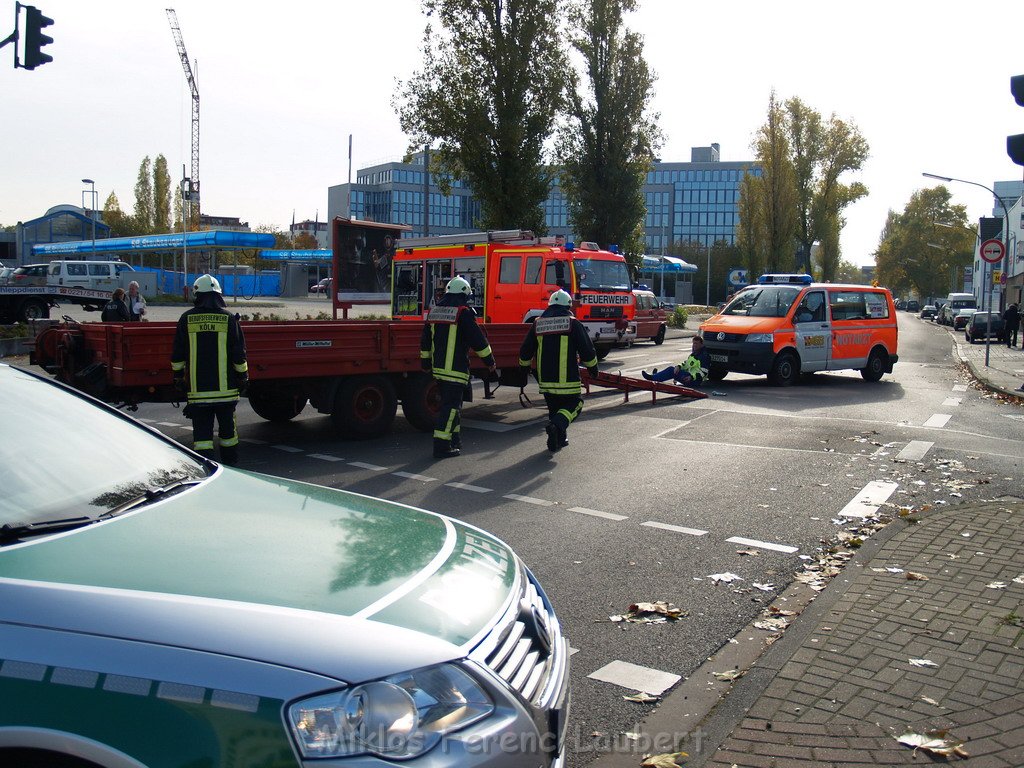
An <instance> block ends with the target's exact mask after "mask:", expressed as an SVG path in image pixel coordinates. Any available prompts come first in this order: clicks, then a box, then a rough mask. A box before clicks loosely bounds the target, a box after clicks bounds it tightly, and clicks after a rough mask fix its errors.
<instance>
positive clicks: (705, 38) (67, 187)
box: [0, 0, 1024, 264]
mask: <svg viewBox="0 0 1024 768" xmlns="http://www.w3.org/2000/svg"><path fill="white" fill-rule="evenodd" d="M35 3H36V6H37V7H39V8H40V10H42V12H43V13H44V14H45V15H46V16H49V17H50V18H52V19H54V22H55V23H54V24H53V26H51V27H49V28H47V32H48V33H49V34H50V36H51V37H52V38H53V39H54V42H53V44H51V45H49V46H48V47H47V48H46V49H45V50H46V51H47V52H48V53H49V54H50V55H52V56H53V59H54V60H53V62H52V63H49V64H46V65H44V66H42V67H39V68H37V69H35V70H31V71H30V70H24V69H17V70H15V69H14V68H13V66H12V64H13V57H14V54H13V52H12V47H11V46H7V47H6V48H4V49H2V50H0V62H3V67H2V68H0V94H2V95H0V100H2V103H3V109H2V114H3V118H2V119H0V146H2V147H3V148H4V153H3V155H4V156H3V159H2V162H0V224H4V225H8V224H13V223H15V222H17V221H24V220H28V219H32V218H36V217H38V216H41V215H42V214H43V213H45V211H46V210H47V209H48V208H50V207H51V206H53V205H57V204H61V203H69V204H74V205H82V204H83V201H84V202H85V203H86V204H89V193H88V192H86V193H85V194H83V190H85V189H87V188H88V187H89V185H87V184H83V183H82V182H81V181H80V180H81V179H83V178H91V179H93V180H94V181H95V186H96V191H97V197H98V198H99V203H100V205H101V206H102V204H103V202H104V201H105V200H106V198H107V195H109V194H110V193H111V192H112V191H113V192H115V193H116V194H117V196H118V198H119V200H120V202H121V206H122V208H124V209H126V210H130V208H131V205H132V202H133V200H134V192H133V190H134V185H135V179H136V175H137V173H138V168H139V164H140V162H141V161H142V159H143V157H145V156H146V155H148V156H150V157H151V158H152V157H155V156H156V155H158V154H163V155H164V156H165V157H166V158H167V159H168V162H169V167H170V170H171V175H172V178H175V179H178V178H180V176H181V173H182V168H183V165H184V166H186V167H187V166H189V165H190V163H191V109H192V105H191V97H190V94H189V91H188V86H187V84H186V80H185V75H184V72H183V69H182V65H181V60H180V59H179V57H178V53H177V49H176V47H175V43H174V39H173V36H172V33H171V29H170V24H169V22H168V18H167V13H166V10H165V9H166V8H167V7H168V6H169V5H172V4H173V7H174V9H175V11H176V13H177V18H178V22H179V25H180V27H181V31H182V36H183V39H184V42H185V46H186V49H187V51H188V55H189V58H190V59H191V60H192V61H193V63H194V66H195V68H196V71H197V80H198V84H199V93H200V97H201V135H200V179H201V182H202V192H203V203H202V207H203V212H204V213H207V214H210V215H215V216H237V217H239V218H241V219H242V220H243V221H247V222H249V224H250V225H251V226H252V227H256V226H258V225H261V224H265V225H271V226H275V227H278V228H281V229H286V228H287V226H288V224H289V223H290V222H291V220H292V216H293V211H294V215H295V217H296V218H297V220H300V221H301V220H303V219H313V218H315V217H316V216H319V217H320V220H324V218H325V217H326V214H327V188H328V187H329V186H331V185H334V184H340V183H344V182H345V181H347V180H348V177H349V164H348V137H349V135H350V134H351V135H352V142H353V150H352V178H353V179H354V178H355V173H356V170H357V169H359V168H362V167H365V166H368V165H373V164H375V163H379V162H386V161H389V160H398V159H400V158H401V156H402V154H403V153H404V151H405V149H406V147H407V141H408V140H407V137H406V136H404V135H403V133H402V131H401V129H400V127H399V124H398V118H397V115H396V113H395V110H394V108H393V105H392V98H393V95H394V93H395V92H396V89H397V85H398V83H399V82H400V81H403V80H406V79H408V78H409V77H410V76H411V74H412V73H413V72H414V71H415V70H416V69H417V68H418V67H419V65H420V62H421V61H422V59H421V54H420V51H421V45H420V43H421V37H422V31H423V27H424V24H425V18H424V16H423V14H422V11H421V8H420V4H419V2H418V0H374V1H373V2H362V0H332V1H331V2H328V1H327V0H321V1H320V2H314V1H313V0H291V2H289V3H287V4H281V3H274V4H271V3H265V2H258V1H256V2H253V1H252V0H250V1H248V2H240V1H237V0H164V2H160V3H157V2H152V0H101V1H100V2H89V3H85V2H82V1H81V0H35ZM639 5H640V8H639V10H638V11H637V12H636V13H633V14H631V15H630V16H629V17H628V22H627V23H628V26H629V27H630V28H631V29H633V30H634V31H636V32H638V33H640V34H641V35H642V36H643V37H644V41H645V54H646V58H647V60H648V63H649V64H650V66H651V68H652V69H653V71H654V72H655V73H656V75H657V78H658V80H657V83H656V86H655V94H654V99H653V107H654V110H655V111H657V112H658V113H660V120H659V124H660V126H661V128H662V131H663V132H664V134H665V138H666V141H665V144H664V146H663V148H662V150H661V153H660V156H661V159H663V160H665V161H689V159H690V148H691V147H695V146H707V145H709V144H711V143H712V142H717V143H719V144H720V145H721V159H722V160H723V161H743V160H751V159H753V157H754V153H753V150H752V149H751V144H752V140H753V136H754V134H755V132H756V131H757V129H758V127H759V126H760V125H761V124H762V123H763V122H764V119H765V114H766V110H767V104H768V99H769V95H770V93H771V92H772V90H773V89H774V90H775V92H776V94H777V95H778V97H779V98H780V99H783V100H784V99H787V98H789V97H791V96H797V97H799V98H800V99H801V100H803V101H804V103H806V104H807V105H808V106H810V107H812V108H813V109H815V110H817V111H818V112H820V113H821V114H822V115H823V116H826V117H827V116H828V115H830V114H832V113H835V114H836V115H838V116H839V117H841V118H843V119H844V120H848V121H851V122H853V123H854V124H856V126H857V127H858V129H859V130H860V131H861V133H862V134H863V136H864V137H865V139H866V140H867V142H868V144H869V146H870V158H869V160H868V162H867V163H866V164H865V166H864V168H863V169H862V171H861V172H859V173H857V174H851V175H848V176H847V177H845V180H846V181H854V180H859V181H861V182H862V183H864V184H866V185H867V187H868V189H869V190H870V194H869V195H868V197H867V198H864V199H862V200H861V201H859V202H857V203H855V204H854V205H853V206H851V207H850V208H848V209H847V212H846V219H847V225H846V227H845V228H844V230H843V233H842V240H841V244H842V249H843V257H844V258H846V259H847V260H849V261H852V262H854V263H856V264H870V263H872V262H873V257H872V253H873V251H874V250H875V249H876V248H877V246H878V239H879V235H880V233H881V230H882V227H883V226H884V224H885V219H886V215H887V213H888V211H889V210H897V211H901V210H902V209H903V208H904V206H905V205H906V203H907V202H908V201H909V199H910V196H911V195H912V194H913V193H914V191H915V190H918V189H921V188H923V187H926V186H932V185H934V184H936V183H938V182H932V181H931V180H929V179H925V178H922V176H921V172H922V171H928V172H932V173H937V174H940V175H943V176H952V177H956V178H961V179H967V180H970V181H975V182H978V183H981V184H984V185H986V186H989V187H991V186H992V184H993V182H994V181H996V180H1000V181H1001V180H1012V179H1020V178H1022V171H1024V169H1022V168H1021V167H1020V166H1016V165H1014V164H1013V163H1012V162H1011V161H1010V159H1009V158H1008V157H1007V156H1006V136H1007V134H1012V133H1022V132H1024V108H1022V107H1018V106H1017V105H1016V104H1015V103H1014V101H1013V98H1012V96H1011V95H1010V90H1009V80H1010V77H1011V76H1012V75H1017V74H1024V54H1022V53H1021V50H1022V49H1021V47H1020V30H1021V29H1022V28H1024V2H1020V0H989V1H984V0H983V2H979V3H973V4H969V5H967V4H964V3H962V2H951V1H949V0H888V1H887V2H879V1H878V0H861V2H858V3H849V2H837V0H831V1H830V0H814V1H809V0H783V1H780V2H764V0H718V2H715V3H710V2H700V3H696V2H686V0H639ZM9 7H13V3H12V4H11V6H9ZM12 17H13V14H9V15H7V16H6V18H7V19H8V22H7V23H8V24H10V23H11V22H12ZM9 31H10V30H7V29H0V32H2V34H0V37H3V36H6V34H7V33H8V32H9ZM950 189H951V191H952V192H953V201H954V202H955V203H959V204H963V205H965V206H966V207H967V212H968V217H969V218H970V219H977V217H979V216H988V215H992V214H991V211H992V207H993V202H992V197H991V195H989V194H988V193H987V192H985V191H984V190H983V189H979V188H977V187H972V186H969V185H965V184H953V185H950Z"/></svg>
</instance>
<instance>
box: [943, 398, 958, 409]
mask: <svg viewBox="0 0 1024 768" xmlns="http://www.w3.org/2000/svg"><path fill="white" fill-rule="evenodd" d="M962 402H963V398H962V397H947V398H946V399H945V400H943V401H942V405H943V407H948V408H956V407H957V406H958V405H960V403H962Z"/></svg>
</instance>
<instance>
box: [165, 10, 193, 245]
mask: <svg viewBox="0 0 1024 768" xmlns="http://www.w3.org/2000/svg"><path fill="white" fill-rule="evenodd" d="M167 19H168V21H170V22H171V34H172V35H174V44H175V45H177V46H178V56H180V57H181V66H182V68H183V69H184V70H185V79H186V80H187V81H188V87H189V88H190V89H191V90H192V177H191V184H190V185H186V186H185V187H184V190H183V194H184V195H185V200H187V201H188V203H189V209H190V210H189V211H188V214H189V215H188V218H189V219H190V220H191V222H192V226H193V227H196V228H198V227H199V86H197V85H196V78H195V75H193V74H192V65H191V64H189V62H188V51H186V50H185V41H184V40H182V39H181V27H179V26H178V14H176V13H175V12H174V9H173V8H168V9H167ZM182 213H183V214H184V211H183V212H182Z"/></svg>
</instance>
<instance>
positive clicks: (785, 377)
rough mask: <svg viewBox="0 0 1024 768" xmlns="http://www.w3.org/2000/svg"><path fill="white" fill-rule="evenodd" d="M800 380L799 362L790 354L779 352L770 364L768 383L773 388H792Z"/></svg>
mask: <svg viewBox="0 0 1024 768" xmlns="http://www.w3.org/2000/svg"><path fill="white" fill-rule="evenodd" d="M798 378H800V361H799V360H798V359H797V356H796V355H794V354H793V353H792V352H780V353H779V355H778V356H777V357H776V358H775V362H774V363H773V364H772V370H771V373H769V374H768V382H769V383H770V384H771V385H772V386H775V387H789V386H792V385H793V384H794V383H795V382H796V380H797V379H798Z"/></svg>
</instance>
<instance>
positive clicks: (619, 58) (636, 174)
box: [557, 0, 662, 254]
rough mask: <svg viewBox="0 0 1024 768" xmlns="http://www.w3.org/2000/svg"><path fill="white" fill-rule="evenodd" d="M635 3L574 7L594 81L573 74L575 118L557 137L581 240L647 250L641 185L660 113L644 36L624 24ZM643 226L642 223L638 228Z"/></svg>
mask: <svg viewBox="0 0 1024 768" xmlns="http://www.w3.org/2000/svg"><path fill="white" fill-rule="evenodd" d="M636 5H637V3H636V0H577V2H575V3H574V4H573V5H572V6H571V7H570V9H569V29H570V30H571V32H570V35H569V41H570V44H571V45H572V47H573V49H574V50H576V51H577V52H578V53H579V54H580V55H581V57H582V59H583V63H584V65H585V68H586V72H587V76H588V82H587V85H586V88H587V96H586V97H584V96H583V95H582V94H581V92H580V91H581V86H580V83H579V77H578V75H576V74H575V73H572V74H570V76H569V81H568V83H567V91H566V96H567V101H568V105H569V106H568V112H569V115H570V122H569V124H568V125H566V126H565V127H564V128H563V129H562V130H561V131H559V135H558V144H557V155H558V162H559V164H560V166H561V176H560V182H561V185H562V190H563V192H564V194H565V196H566V199H567V200H568V203H569V218H570V221H571V222H572V226H573V229H574V231H575V232H576V234H577V235H578V236H579V238H580V239H581V240H589V241H593V242H597V243H600V244H602V245H604V246H608V245H610V244H612V243H615V244H618V245H619V246H620V248H621V250H622V251H624V252H626V253H628V254H642V253H643V251H644V243H643V230H642V224H643V219H644V215H645V214H646V210H647V207H646V203H645V200H644V194H643V185H644V182H645V181H646V176H647V172H648V170H650V168H651V167H652V165H653V161H654V155H655V152H656V151H657V149H658V147H660V145H661V143H662V135H661V131H660V130H659V129H658V127H657V121H658V117H659V116H658V114H656V113H653V114H652V113H650V111H649V110H650V104H651V99H652V97H653V88H654V80H655V77H654V75H653V74H652V73H651V71H650V70H649V69H648V67H647V62H646V61H645V60H644V55H643V53H644V51H643V39H642V38H641V37H640V36H639V35H637V34H636V33H634V32H630V31H629V30H627V29H625V28H624V27H623V24H622V16H623V13H624V12H630V11H634V10H636ZM638 225H641V226H638Z"/></svg>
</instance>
